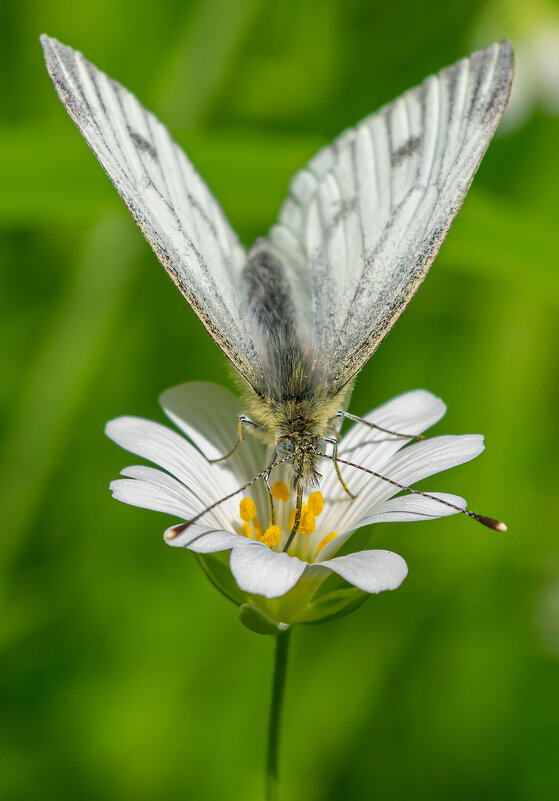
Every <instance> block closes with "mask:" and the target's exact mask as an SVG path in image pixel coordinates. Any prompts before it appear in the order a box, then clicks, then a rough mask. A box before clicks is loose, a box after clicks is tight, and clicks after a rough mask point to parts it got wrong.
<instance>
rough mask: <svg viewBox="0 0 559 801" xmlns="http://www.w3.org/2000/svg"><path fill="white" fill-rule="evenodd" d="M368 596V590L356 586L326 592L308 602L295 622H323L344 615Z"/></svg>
mask: <svg viewBox="0 0 559 801" xmlns="http://www.w3.org/2000/svg"><path fill="white" fill-rule="evenodd" d="M370 597H371V596H370V595H369V593H368V592H363V590H359V589H357V587H348V588H344V589H340V590H334V591H333V592H328V593H326V594H325V595H321V596H320V597H319V598H317V599H316V601H313V602H312V603H311V604H309V606H308V607H307V608H306V610H305V611H304V612H303V614H302V615H301V617H299V618H298V619H297V622H298V623H325V622H326V621H327V620H335V619H336V618H338V617H344V616H345V615H349V614H350V613H351V612H355V610H356V609H359V607H360V606H363V604H364V603H365V602H366V601H368V600H369V598H370Z"/></svg>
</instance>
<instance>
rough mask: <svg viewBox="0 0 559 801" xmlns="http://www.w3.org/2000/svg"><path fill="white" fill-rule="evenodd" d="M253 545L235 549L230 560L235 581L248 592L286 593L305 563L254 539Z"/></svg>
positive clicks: (271, 596)
mask: <svg viewBox="0 0 559 801" xmlns="http://www.w3.org/2000/svg"><path fill="white" fill-rule="evenodd" d="M249 544H250V543H249ZM252 546H253V547H249V548H234V550H233V551H232V552H231V557H230V560H229V566H230V568H231V572H232V573H233V575H234V576H235V579H236V581H237V584H238V585H239V587H240V588H241V590H244V591H245V592H249V593H251V595H263V596H264V597H265V598H278V597H279V596H280V595H285V593H286V592H289V590H290V589H291V588H292V587H294V586H295V584H297V582H298V580H299V579H300V578H301V576H302V575H303V573H304V572H305V569H306V568H307V563H306V562H301V560H300V559H297V558H296V557H293V556H288V555H287V554H286V553H276V551H272V550H271V549H270V548H268V546H267V545H263V544H262V543H258V542H253V543H252Z"/></svg>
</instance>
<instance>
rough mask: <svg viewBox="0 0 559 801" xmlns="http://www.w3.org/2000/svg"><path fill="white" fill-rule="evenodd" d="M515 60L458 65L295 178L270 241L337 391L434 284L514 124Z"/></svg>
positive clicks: (496, 50) (489, 56) (506, 53)
mask: <svg viewBox="0 0 559 801" xmlns="http://www.w3.org/2000/svg"><path fill="white" fill-rule="evenodd" d="M512 59H513V57H512V47H511V45H510V42H502V43H501V44H497V45H493V46H491V47H489V48H487V49H486V50H483V51H480V52H478V53H474V54H473V55H472V56H470V58H468V59H463V60H461V61H459V62H457V63H456V64H455V65H453V66H452V67H449V68H447V69H445V70H443V71H442V72H440V73H439V74H438V75H435V76H431V77H430V78H428V79H427V80H426V81H424V82H423V83H422V84H421V85H420V86H418V87H416V88H415V89H412V90H410V91H408V92H406V93H405V94H404V95H402V97H400V98H398V99H397V100H396V101H394V102H393V103H391V104H390V105H388V106H385V107H384V108H382V109H381V110H380V111H378V112H377V113H376V114H373V115H372V116H370V117H367V118H366V119H365V120H363V121H362V122H361V123H360V124H359V125H358V126H357V127H356V128H355V129H353V130H350V131H346V132H345V133H344V134H342V135H341V137H339V138H338V139H337V140H336V141H335V142H334V143H333V144H332V145H331V146H329V147H326V148H324V149H323V150H321V151H320V152H319V153H318V154H317V155H316V156H315V157H314V158H313V159H312V160H311V161H310V162H309V163H308V164H307V166H306V167H305V168H304V169H303V170H302V171H301V172H300V173H298V174H297V175H295V177H294V179H293V181H292V184H291V191H290V195H289V197H288V198H287V200H286V201H285V203H284V205H283V207H282V209H281V212H280V215H279V220H278V224H277V225H276V226H274V227H273V228H272V229H271V231H270V240H271V242H272V244H273V246H274V247H275V249H276V251H277V253H278V254H279V255H280V257H281V258H282V259H283V261H284V263H285V265H286V269H287V271H288V274H289V275H290V280H291V282H292V283H293V285H294V286H298V287H299V291H298V292H296V293H294V297H295V298H296V299H298V303H299V304H300V306H301V307H302V306H303V304H304V307H305V313H306V315H307V318H310V319H311V330H312V331H313V337H314V342H313V347H314V348H315V351H316V354H317V358H319V360H320V361H321V362H322V363H323V364H324V365H325V368H324V370H325V372H326V373H327V375H328V381H329V383H330V386H331V391H332V393H335V392H337V391H338V390H339V389H341V388H342V387H343V386H344V385H345V384H347V383H348V382H349V381H350V380H351V379H352V378H353V377H354V375H355V374H356V373H357V372H358V371H359V370H360V369H361V367H362V366H363V364H364V363H365V362H366V361H367V359H368V358H369V357H370V356H371V354H372V353H373V352H374V351H375V350H376V348H377V347H378V345H379V344H380V342H381V341H382V339H383V338H384V337H385V336H386V334H387V333H388V331H389V330H390V329H391V328H392V326H393V325H394V322H395V321H396V319H397V318H398V316H399V315H400V314H401V313H402V311H403V310H404V308H405V307H406V306H407V304H408V303H409V301H410V300H411V298H412V297H413V295H414V294H415V292H416V290H417V288H418V287H419V285H420V283H421V282H422V281H423V279H424V277H425V275H426V273H427V271H428V269H429V267H430V265H431V263H432V262H433V259H434V258H435V256H436V255H437V253H438V251H439V248H440V246H441V244H442V242H443V240H444V237H445V236H446V233H447V231H448V229H449V227H450V225H451V223H452V221H453V220H454V217H455V216H456V213H457V212H458V209H459V208H460V205H461V203H462V201H463V199H464V195H465V194H466V192H467V190H468V187H469V185H470V183H471V181H472V178H473V176H474V174H475V172H476V170H477V168H478V166H479V163H480V161H481V158H482V156H483V154H484V152H485V150H486V148H487V146H488V144H489V142H490V140H491V137H492V136H493V133H494V132H495V129H496V127H497V125H498V123H499V120H500V118H501V116H502V113H503V111H504V108H505V106H506V102H507V99H508V96H509V92H510V85H511V80H512V72H513V63H512ZM302 312H303V309H302V308H301V313H302Z"/></svg>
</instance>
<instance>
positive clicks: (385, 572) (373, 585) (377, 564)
mask: <svg viewBox="0 0 559 801" xmlns="http://www.w3.org/2000/svg"><path fill="white" fill-rule="evenodd" d="M315 564H316V565H322V566H323V567H327V568H328V569H330V570H332V571H333V572H334V573H337V574H338V575H339V576H341V577H342V578H343V579H345V580H346V581H348V582H349V583H350V584H353V586H354V587H358V588H359V589H360V590H363V592H370V593H377V592H383V591H384V590H395V589H396V587H399V586H400V584H401V583H402V581H403V580H404V579H405V578H406V576H407V574H408V566H407V565H406V563H405V561H404V560H403V559H402V557H401V556H398V554H397V553H392V551H358V552H357V553H349V554H347V555H346V556H337V557H335V558H334V559H330V560H329V561H327V562H315Z"/></svg>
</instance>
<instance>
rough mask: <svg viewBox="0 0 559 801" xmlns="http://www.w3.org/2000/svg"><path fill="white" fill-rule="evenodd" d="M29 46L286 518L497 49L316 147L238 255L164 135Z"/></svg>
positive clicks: (440, 228) (410, 275) (496, 74)
mask: <svg viewBox="0 0 559 801" xmlns="http://www.w3.org/2000/svg"><path fill="white" fill-rule="evenodd" d="M41 41H42V45H43V49H44V53H45V59H46V63H47V68H48V70H49V73H50V76H51V78H52V80H53V82H54V85H55V87H56V90H57V92H58V95H59V97H60V99H61V100H62V102H63V104H64V105H65V107H66V109H67V111H68V113H69V114H70V116H71V117H72V119H73V120H74V122H75V123H76V125H77V126H78V128H79V130H80V131H81V133H82V134H83V136H84V137H85V139H86V141H87V143H88V144H89V146H90V147H91V149H92V150H93V152H94V153H95V155H96V156H97V158H98V160H99V162H100V163H101V165H102V167H103V169H104V170H105V171H106V173H107V174H108V176H109V178H110V179H111V181H112V182H113V184H114V186H115V187H116V189H117V191H118V193H119V194H120V196H121V197H122V199H123V200H124V202H125V203H126V205H127V207H128V209H129V210H130V212H131V214H132V216H133V217H134V219H135V220H136V222H137V224H138V225H139V227H140V228H141V230H142V232H143V234H144V236H145V238H146V239H147V241H148V242H149V244H150V245H151V247H152V248H153V250H154V251H155V253H156V255H157V257H158V259H159V261H160V262H161V263H162V264H163V266H164V267H165V269H166V270H167V272H168V273H169V275H170V276H171V278H172V279H173V281H174V282H175V284H176V285H177V287H178V289H179V290H180V292H181V293H182V295H183V296H184V297H185V299H186V300H187V301H188V303H189V304H190V306H191V307H192V308H193V310H194V312H195V313H196V314H197V316H198V317H199V319H200V320H201V322H202V323H203V325H204V326H205V327H206V329H207V330H208V332H209V333H210V335H211V336H212V337H213V339H214V340H215V342H216V343H217V344H218V345H219V347H220V348H221V350H222V351H223V352H224V353H225V355H226V356H227V358H228V359H229V360H230V361H231V363H232V364H233V366H234V367H235V368H236V370H237V371H238V372H239V373H240V375H241V376H242V377H243V378H244V379H245V382H246V385H247V392H246V404H247V412H248V415H249V416H243V417H242V418H241V420H240V426H239V433H240V438H242V435H243V430H244V429H245V428H249V429H250V430H251V431H253V432H254V433H255V434H256V435H258V436H260V437H261V438H262V439H263V440H264V441H265V442H267V443H268V444H269V445H270V446H271V447H273V448H274V457H273V460H272V463H275V461H277V460H289V461H290V462H291V464H292V467H293V485H294V487H295V488H296V489H297V494H298V499H299V502H298V509H299V511H300V506H301V501H300V499H301V496H302V492H303V490H304V489H306V488H308V487H309V486H310V485H312V484H313V483H315V484H316V483H318V481H319V478H320V474H319V473H318V469H317V462H318V459H319V457H320V456H321V455H324V454H325V450H326V443H327V442H332V444H333V448H334V455H333V456H331V457H330V458H333V459H334V460H336V459H337V450H336V435H337V422H338V421H339V419H340V417H341V416H344V415H345V416H349V417H352V416H351V415H348V414H347V413H346V412H344V411H343V407H344V403H345V401H346V399H347V397H348V395H349V392H350V391H351V385H352V380H353V379H354V377H355V376H356V374H357V373H358V372H359V370H360V369H361V368H362V367H363V365H364V364H365V362H366V361H367V360H368V359H369V357H370V356H371V355H372V353H373V352H374V351H375V350H376V348H377V347H378V346H379V344H380V343H381V342H382V340H383V339H384V337H385V336H386V334H387V333H388V331H389V330H390V329H391V328H392V326H393V325H394V323H395V321H396V320H397V318H398V317H399V316H400V314H401V313H402V311H403V310H404V309H405V307H406V306H407V304H408V303H409V302H410V300H411V298H412V297H413V295H414V294H415V292H416V290H417V288H418V287H419V285H420V284H421V282H422V281H423V279H424V278H425V275H426V274H427V271H428V269H429V267H430V266H431V264H432V262H433V260H434V258H435V256H436V255H437V253H438V251H439V249H440V247H441V244H442V242H443V240H444V237H445V236H446V233H447V232H448V229H449V227H450V225H451V224H452V221H453V220H454V217H455V216H456V213H457V212H458V209H459V208H460V205H461V203H462V201H463V199H464V196H465V194H466V192H467V190H468V188H469V186H470V183H471V181H472V178H473V176H474V173H475V172H476V170H477V168H478V166H479V163H480V161H481V158H482V157H483V154H484V153H485V150H486V148H487V146H488V144H489V142H490V140H491V137H492V136H493V134H494V132H495V129H496V127H497V125H498V123H499V120H500V119H501V116H502V114H503V111H504V109H505V106H506V103H507V100H508V96H509V92H510V87H511V81H512V74H513V53H512V46H511V44H510V42H508V41H504V42H501V43H500V44H494V45H492V46H491V47H488V48H487V49H486V50H482V51H480V52H477V53H474V54H472V55H471V56H470V57H469V58H465V59H462V60H461V61H458V62H457V63H456V64H454V65H453V66H451V67H448V68H447V69H445V70H442V71H441V72H439V73H438V74H437V75H434V76H431V77H429V78H427V79H426V80H425V81H424V82H423V83H422V84H420V85H419V86H418V87H416V88H414V89H411V90H410V91H408V92H406V93H405V94H403V95H402V96H401V97H399V98H398V99H397V100H395V101H394V102H393V103H390V104H389V105H387V106H385V107H384V108H382V109H380V111H377V112H376V113H375V114H372V115H371V116H369V117H366V118H365V119H364V120H363V121H362V122H360V123H359V124H358V125H357V126H356V127H355V128H353V129H351V130H348V131H346V132H345V133H343V134H342V135H341V136H340V137H339V138H338V139H336V141H335V142H334V143H333V144H332V145H330V146H329V147H325V148H324V149H322V150H321V151H319V153H318V154H317V155H316V156H315V157H314V158H313V159H311V161H310V162H309V163H308V164H307V165H306V167H305V168H304V169H302V170H301V171H300V172H298V173H297V174H296V175H295V176H294V178H293V180H292V182H291V187H290V193H289V196H288V198H287V199H286V201H285V202H284V204H283V206H282V208H281V211H280V214H279V219H278V222H277V224H276V225H274V226H273V227H272V229H271V230H270V232H269V235H268V237H267V238H262V239H259V240H258V241H257V242H256V243H255V245H254V246H253V248H252V249H251V250H250V252H249V253H248V254H247V253H246V252H245V250H244V248H243V247H242V245H241V244H240V242H239V240H238V237H237V235H236V234H235V232H234V231H233V229H232V228H231V226H230V225H229V223H228V221H227V219H226V217H225V215H224V213H223V211H222V209H221V207H220V206H219V204H218V203H217V201H216V200H215V198H214V197H213V196H212V194H211V193H210V191H209V189H208V188H207V186H206V184H205V183H204V182H203V180H202V179H201V177H200V176H199V175H198V173H197V172H196V171H195V169H194V167H193V166H192V164H191V163H190V161H189V160H188V158H187V157H186V155H185V154H184V152H183V150H182V149H181V148H180V147H179V146H178V145H177V144H176V143H175V142H174V141H173V139H172V138H171V136H170V134H169V132H168V131H167V129H166V128H165V126H164V125H162V124H161V123H160V122H159V120H158V119H157V118H156V117H155V116H154V115H153V114H151V113H150V112H149V111H146V109H144V108H143V106H141V105H140V103H139V102H138V100H137V99H136V98H135V97H134V95H133V94H131V93H130V92H129V91H128V90H127V89H125V88H124V87H123V86H121V85H120V84H118V83H116V82H115V81H113V80H112V79H110V78H109V77H108V76H107V75H105V74H104V73H103V72H101V71H100V70H98V69H97V68H96V67H95V66H94V65H93V64H91V63H90V62H89V61H87V60H86V59H85V58H84V57H83V55H82V54H81V53H79V52H77V51H75V50H73V49H72V48H70V47H67V46H65V45H63V44H61V43H60V42H58V41H56V39H52V38H49V37H47V36H42V37H41ZM352 419H354V418H352ZM391 433H394V432H391ZM335 466H336V468H338V465H337V461H335ZM265 479H266V480H267V475H265ZM340 479H341V476H340ZM344 486H345V485H344ZM460 511H462V510H460ZM472 516H474V515H473V513H472ZM476 517H478V516H476ZM298 520H299V518H298V516H297V518H296V523H295V529H294V531H296V529H297V525H298ZM292 536H294V533H293V535H292Z"/></svg>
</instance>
